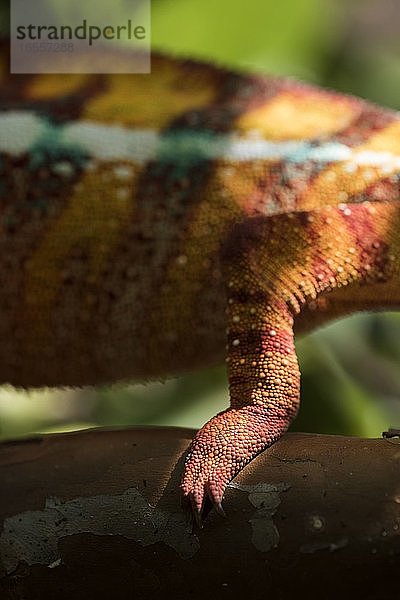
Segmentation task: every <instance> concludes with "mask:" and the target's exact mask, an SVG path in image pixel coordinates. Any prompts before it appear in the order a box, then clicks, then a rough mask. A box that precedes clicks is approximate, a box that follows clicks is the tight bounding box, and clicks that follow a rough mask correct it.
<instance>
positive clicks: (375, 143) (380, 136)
mask: <svg viewBox="0 0 400 600" xmlns="http://www.w3.org/2000/svg"><path fill="white" fill-rule="evenodd" d="M364 151H368V152H391V153H393V154H394V155H397V156H399V157H400V121H395V122H394V123H391V124H390V125H388V126H387V127H386V128H385V129H384V130H383V131H380V132H379V133H377V134H375V135H374V136H372V137H371V138H370V139H369V140H368V142H367V143H365V144H363V145H361V146H358V147H357V148H354V149H353V152H354V154H357V153H358V152H364ZM396 170H397V168H396V167H395V166H394V167H393V171H392V172H395V171H396ZM390 173H391V171H389V172H387V171H385V176H388V175H390ZM383 175H384V174H383V173H382V169H381V168H379V167H373V166H354V167H353V166H352V165H351V163H350V162H347V161H346V162H345V161H343V162H340V163H336V164H334V165H333V166H331V167H328V168H327V169H326V170H324V171H322V173H320V175H319V176H318V177H317V178H316V179H315V181H314V182H313V183H312V184H311V185H310V187H309V188H308V190H307V191H306V192H305V194H304V196H303V197H302V198H300V199H299V204H298V208H299V209H308V208H317V207H319V206H325V205H328V204H331V205H333V204H339V203H341V202H346V201H347V200H348V198H349V197H351V196H352V195H354V194H360V193H362V192H363V191H364V190H365V189H366V188H367V187H369V186H370V185H372V184H373V183H375V182H377V181H379V179H381V178H382V177H383Z"/></svg>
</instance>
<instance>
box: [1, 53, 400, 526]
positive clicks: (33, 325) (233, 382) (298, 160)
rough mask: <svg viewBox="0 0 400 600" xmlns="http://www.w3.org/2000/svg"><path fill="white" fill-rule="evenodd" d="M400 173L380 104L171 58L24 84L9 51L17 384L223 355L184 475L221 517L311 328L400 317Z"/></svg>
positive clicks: (395, 143)
mask: <svg viewBox="0 0 400 600" xmlns="http://www.w3.org/2000/svg"><path fill="white" fill-rule="evenodd" d="M117 59H118V56H116V60H117ZM399 181H400V119H399V115H398V114H397V113H395V112H391V111H389V110H385V109H381V108H378V107H375V106H373V105H371V104H368V103H367V102H364V101H363V100H360V99H357V98H352V97H348V96H343V95H340V94H336V93H333V92H327V91H324V90H320V89H318V88H315V87H312V86H307V85H304V84H300V83H297V82H293V81H290V80H285V79H279V78H268V77H263V76H260V75H252V74H240V73H233V72H230V71H227V70H224V69H218V68H215V67H212V66H209V65H205V64H200V63H196V62H192V61H181V60H174V59H171V58H167V57H162V56H155V57H154V59H153V69H152V74H151V75H115V76H112V75H110V76H102V75H92V76H90V75H82V76H71V77H65V76H64V75H62V76H57V75H35V76H11V75H8V74H7V46H6V45H4V46H3V49H2V52H1V53H0V276H1V280H2V282H3V286H2V288H1V290H0V332H1V339H2V342H1V344H0V379H1V381H3V382H9V383H11V384H13V385H15V386H24V387H30V386H42V385H50V386H60V385H75V386H81V385H93V384H99V383H104V382H112V381H117V380H132V379H146V378H159V377H165V376H169V375H173V374H176V373H179V372H182V371H186V370H191V369H194V368H198V367H200V366H203V365H208V364H215V363H217V362H220V361H222V360H223V359H224V356H226V360H227V367H228V378H229V389H230V400H231V402H230V408H229V409H227V410H225V411H223V412H222V413H220V414H218V415H216V416H215V417H214V418H213V419H211V420H210V421H209V422H208V423H207V424H206V425H205V426H204V427H202V429H201V430H200V431H199V432H198V433H197V435H196V436H195V438H194V440H193V443H192V445H191V447H190V449H189V452H188V456H187V460H186V464H185V468H184V473H183V478H182V491H183V493H184V495H186V496H188V497H189V498H190V500H191V502H192V505H193V508H194V510H195V512H196V514H197V515H199V514H200V512H201V510H202V506H203V503H204V497H205V494H208V496H209V497H210V498H211V500H212V501H213V503H214V505H215V506H216V507H217V508H218V509H219V510H220V512H221V511H222V507H221V502H222V498H223V494H224V490H225V487H226V485H227V483H228V482H229V481H230V480H231V479H232V478H233V477H234V476H235V475H236V474H237V473H238V471H239V470H240V469H241V468H242V467H243V466H244V465H245V464H246V463H248V462H249V461H250V460H251V459H252V458H253V457H254V456H255V455H256V454H258V453H259V452H261V451H263V450H264V449H265V448H267V447H268V446H270V445H271V444H273V443H274V442H275V441H276V440H277V439H279V437H280V436H281V435H282V434H283V432H284V431H285V430H286V429H287V427H288V425H289V424H290V422H291V420H292V418H293V417H294V415H295V414H296V412H297V409H298V405H299V387H300V383H299V382H300V374H299V369H298V364H297V358H296V352H295V346H294V333H295V331H296V332H297V331H307V330H309V329H311V328H313V327H315V326H317V325H319V324H321V323H324V322H326V321H328V320H330V319H332V318H335V317H337V316H340V315H343V314H346V313H351V312H354V311H359V310H366V309H368V310H371V309H378V308H386V307H391V308H394V307H398V306H399V300H400V285H399V268H400V250H399V243H400V242H399V240H400V236H399V234H398V232H399V227H398V218H399V208H400V207H399V202H400V194H399V188H400V184H399ZM226 330H227V333H226ZM226 337H227V339H226ZM226 343H227V353H225V350H224V347H225V344H226Z"/></svg>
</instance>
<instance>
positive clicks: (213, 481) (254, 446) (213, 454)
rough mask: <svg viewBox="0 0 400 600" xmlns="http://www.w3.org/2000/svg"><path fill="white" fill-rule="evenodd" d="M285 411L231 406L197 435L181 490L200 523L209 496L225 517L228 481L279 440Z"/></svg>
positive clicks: (217, 509) (284, 423) (188, 458)
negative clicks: (224, 508)
mask: <svg viewBox="0 0 400 600" xmlns="http://www.w3.org/2000/svg"><path fill="white" fill-rule="evenodd" d="M287 424H288V422H287V418H286V417H284V416H283V415H282V414H280V415H279V414H277V413H276V412H275V413H274V412H272V411H267V410H265V408H263V407H260V406H245V407H242V408H238V409H228V410H225V411H223V412H221V413H219V414H218V415H217V416H215V417H213V418H212V419H211V420H210V421H208V423H206V424H205V425H204V426H203V427H202V428H201V429H200V430H199V431H198V433H197V434H196V436H195V438H194V439H193V442H192V444H191V446H190V449H189V453H188V456H187V459H186V463H185V468H184V473H183V478H182V483H181V489H182V491H183V494H184V496H187V497H188V498H189V499H190V502H191V505H192V508H193V513H194V516H195V519H196V521H197V523H198V524H199V523H200V520H201V513H202V510H203V507H204V501H205V498H206V497H207V496H208V498H209V499H210V500H211V502H212V504H213V506H214V508H215V509H216V511H217V512H218V513H219V514H220V515H222V516H225V512H224V510H223V508H222V500H223V496H224V492H225V489H226V486H227V485H228V483H229V482H230V481H231V480H232V479H233V478H234V477H235V475H237V474H238V473H239V471H241V469H242V468H243V467H244V466H245V465H246V464H247V463H248V462H250V461H251V460H252V459H253V458H254V457H255V456H257V454H259V453H260V452H262V451H263V450H264V449H265V448H267V447H268V446H270V445H271V444H272V443H273V442H275V441H276V440H277V439H278V438H279V437H280V436H281V435H282V433H283V431H284V430H285V429H286V427H287Z"/></svg>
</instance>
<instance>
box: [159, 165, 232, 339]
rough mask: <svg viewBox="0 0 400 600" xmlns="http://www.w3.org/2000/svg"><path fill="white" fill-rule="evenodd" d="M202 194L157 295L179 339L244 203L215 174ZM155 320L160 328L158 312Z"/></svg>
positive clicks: (168, 322) (210, 283)
mask: <svg viewBox="0 0 400 600" xmlns="http://www.w3.org/2000/svg"><path fill="white" fill-rule="evenodd" d="M218 172H219V169H218V168H216V173H218ZM202 196H203V198H204V199H203V201H202V202H200V203H199V204H198V205H197V206H196V212H195V213H194V214H192V215H191V216H190V219H191V222H190V224H189V227H188V229H187V231H186V233H185V238H184V240H183V241H182V243H181V244H180V246H178V247H177V248H176V255H175V261H174V262H173V263H172V264H171V265H169V268H168V271H167V273H166V277H165V279H164V284H163V286H162V287H161V290H160V296H159V299H158V302H160V303H161V304H162V306H163V307H164V310H165V313H164V317H165V322H166V323H167V324H168V325H172V326H173V329H174V331H173V333H174V336H175V337H176V338H177V339H180V337H181V336H187V332H188V331H190V330H191V328H192V326H193V325H192V324H193V321H194V319H195V317H196V315H195V311H196V310H197V302H196V298H197V296H198V294H199V292H201V291H202V290H203V289H204V288H205V286H207V285H212V281H211V282H210V281H206V277H207V276H208V275H210V267H211V263H212V262H214V260H213V259H214V258H215V257H216V256H217V255H218V251H219V248H220V245H221V242H222V241H223V240H224V238H225V236H226V233H227V231H228V230H229V227H230V226H231V225H232V224H233V223H234V222H236V221H238V220H239V219H240V217H241V215H242V213H243V210H242V207H241V206H240V205H239V204H238V203H237V202H235V198H232V196H231V195H230V193H226V190H225V188H224V187H223V186H221V184H220V183H219V182H218V178H217V176H216V175H214V177H213V178H212V179H211V180H210V181H209V183H208V185H207V186H206V188H205V189H204V191H203V193H202ZM188 271H189V272H190V276H188ZM177 291H179V306H178V310H179V319H178V320H177V303H176V294H177ZM154 322H155V323H157V327H158V328H159V327H160V324H159V318H158V315H155V320H154Z"/></svg>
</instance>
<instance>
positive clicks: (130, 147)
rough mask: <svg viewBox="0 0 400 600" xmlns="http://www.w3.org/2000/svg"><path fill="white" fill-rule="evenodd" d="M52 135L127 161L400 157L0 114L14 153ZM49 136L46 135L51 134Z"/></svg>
mask: <svg viewBox="0 0 400 600" xmlns="http://www.w3.org/2000/svg"><path fill="white" fill-rule="evenodd" d="M46 136H51V137H54V144H59V145H61V146H62V145H64V144H68V145H74V146H77V147H79V148H80V149H81V150H83V151H85V152H86V153H88V154H89V155H90V156H91V157H92V158H96V159H100V160H117V159H120V160H132V161H134V162H138V163H145V162H147V161H149V160H152V159H153V160H154V159H159V158H165V159H171V160H173V159H175V160H182V161H185V160H194V161H195V160H197V159H198V158H199V157H201V158H203V159H218V158H221V159H227V160H232V161H239V162H240V161H245V160H252V159H261V160H262V159H264V160H271V161H278V160H282V159H284V160H288V161H291V162H295V163H302V162H304V161H306V160H313V161H315V162H319V163H325V162H343V161H344V162H347V163H350V164H353V165H355V166H358V165H360V166H370V167H377V168H379V169H383V170H384V171H386V172H393V171H397V170H400V156H399V155H395V154H392V153H390V152H369V151H357V150H354V149H351V148H349V147H348V146H346V145H344V144H339V143H332V142H327V143H322V144H320V145H317V144H311V143H309V142H307V141H283V142H272V141H268V140H260V139H256V140H254V139H249V138H243V137H242V138H241V137H239V136H237V135H235V134H212V133H206V132H198V133H197V134H195V135H194V134H193V132H188V131H178V132H171V133H170V134H168V135H165V134H164V135H160V134H159V133H158V132H156V131H154V130H152V129H128V128H126V127H122V126H118V125H102V124H100V123H93V122H89V121H75V122H71V123H68V124H66V125H60V126H50V125H49V123H48V122H47V121H46V120H45V119H42V118H41V117H39V116H37V115H36V114H34V113H33V112H30V111H8V112H3V113H0V151H2V152H6V153H8V154H11V155H14V156H18V155H20V154H22V153H24V152H29V151H30V150H31V149H32V147H33V146H34V145H35V144H36V143H39V142H40V141H41V140H45V139H46ZM51 137H50V139H51Z"/></svg>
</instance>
